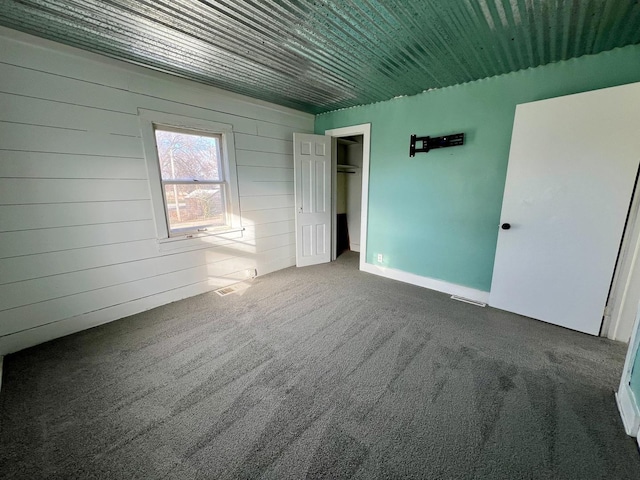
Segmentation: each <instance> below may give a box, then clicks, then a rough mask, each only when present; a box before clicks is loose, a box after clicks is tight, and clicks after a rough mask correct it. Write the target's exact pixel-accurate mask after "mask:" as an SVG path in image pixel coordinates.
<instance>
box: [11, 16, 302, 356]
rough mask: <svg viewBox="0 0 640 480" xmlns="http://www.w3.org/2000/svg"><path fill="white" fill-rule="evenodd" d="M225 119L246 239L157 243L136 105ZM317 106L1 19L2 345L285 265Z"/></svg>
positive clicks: (290, 257)
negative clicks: (98, 50) (181, 74)
mask: <svg viewBox="0 0 640 480" xmlns="http://www.w3.org/2000/svg"><path fill="white" fill-rule="evenodd" d="M139 108H140V109H146V110H155V111H161V112H167V113H172V114H177V115H182V116H187V117H193V118H197V119H205V120H210V121H214V122H220V123H225V124H231V125H233V130H234V138H235V145H236V161H237V165H238V184H239V191H240V206H241V213H242V223H243V226H244V227H245V231H244V233H243V236H242V238H240V239H234V240H228V241H226V242H223V244H221V245H217V246H215V247H209V248H204V249H203V248H200V249H196V250H190V251H180V252H171V251H160V249H159V247H158V242H157V240H156V238H155V229H154V223H153V215H152V208H151V201H150V197H149V186H148V181H147V173H146V167H145V160H144V157H143V149H142V142H141V139H140V126H139V121H138V116H137V113H138V109H139ZM294 131H299V132H305V133H310V132H312V131H313V116H312V115H308V114H305V113H302V112H297V111H295V110H291V109H287V108H283V107H279V106H276V105H272V104H268V103H266V102H261V101H257V100H252V99H249V98H246V97H242V96H240V95H235V94H232V93H228V92H224V91H221V90H218V89H215V88H210V87H206V86H202V85H198V84H196V83H192V82H189V81H186V80H182V79H178V78H175V77H170V76H168V75H164V74H161V73H157V72H153V71H150V70H145V69H143V68H139V67H135V66H131V65H127V64H125V63H121V62H118V61H115V60H111V59H108V58H105V57H100V56H97V55H93V54H89V53H85V52H81V51H79V50H76V49H72V48H69V47H65V46H62V45H58V44H55V43H52V42H48V41H44V40H41V39H37V38H35V37H32V36H29V35H25V34H21V33H18V32H15V31H12V30H9V29H4V28H0V355H2V354H5V353H9V352H13V351H17V350H19V349H22V348H25V347H27V346H30V345H34V344H37V343H40V342H43V341H46V340H49V339H52V338H56V337H59V336H62V335H66V334H68V333H71V332H74V331H78V330H82V329H85V328H89V327H91V326H94V325H98V324H100V323H104V322H108V321H111V320H115V319H118V318H122V317H124V316H127V315H130V314H133V313H137V312H140V311H143V310H147V309H149V308H153V307H156V306H158V305H162V304H165V303H168V302H171V301H175V300H178V299H181V298H185V297H189V296H192V295H196V294H199V293H202V292H205V291H209V290H211V289H213V288H217V287H219V286H221V285H225V284H229V283H232V282H233V281H236V279H239V278H243V276H245V275H246V270H247V269H250V268H256V269H257V270H258V274H259V275H263V274H266V273H269V272H272V271H275V270H278V269H281V268H285V267H288V266H291V265H294V264H295V238H294V208H293V203H294V202H293V159H292V134H293V132H294Z"/></svg>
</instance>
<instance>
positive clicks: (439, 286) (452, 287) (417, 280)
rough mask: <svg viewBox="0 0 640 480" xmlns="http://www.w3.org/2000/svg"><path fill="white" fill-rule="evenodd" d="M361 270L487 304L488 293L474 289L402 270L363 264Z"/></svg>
mask: <svg viewBox="0 0 640 480" xmlns="http://www.w3.org/2000/svg"><path fill="white" fill-rule="evenodd" d="M361 270H362V271H363V272H367V273H373V274H374V275H380V276H381V277H386V278H390V279H392V280H398V281H400V282H405V283H410V284H412V285H417V286H419V287H424V288H429V289H431V290H436V291H438V292H444V293H448V294H450V295H458V296H460V297H464V298H468V299H470V300H476V301H478V302H482V303H489V292H483V291H482V290H476V289H475V288H470V287H465V286H463V285H458V284H455V283H449V282H445V281H444V280H438V279H435V278H429V277H422V276H420V275H416V274H415V273H409V272H403V271H402V270H395V269H393V268H387V267H382V266H379V265H373V264H371V263H365V264H364V265H362V268H361Z"/></svg>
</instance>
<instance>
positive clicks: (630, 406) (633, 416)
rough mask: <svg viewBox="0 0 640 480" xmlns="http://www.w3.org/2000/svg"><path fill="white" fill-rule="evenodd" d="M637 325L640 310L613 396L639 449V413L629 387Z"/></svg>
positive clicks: (639, 335)
mask: <svg viewBox="0 0 640 480" xmlns="http://www.w3.org/2000/svg"><path fill="white" fill-rule="evenodd" d="M639 325H640V310H639V311H638V314H637V315H636V320H635V324H634V326H633V331H632V333H631V339H630V341H629V347H628V349H627V356H626V358H625V361H624V368H623V370H622V377H621V378H620V385H619V386H618V391H617V392H616V395H615V396H616V403H617V405H618V410H619V412H620V417H621V418H622V423H623V425H624V429H625V432H626V433H627V435H629V436H632V437H636V436H637V437H638V446H639V447H640V436H638V430H639V429H640V411H639V409H638V401H637V399H636V398H635V395H634V393H633V391H632V390H631V386H630V385H629V384H630V383H631V373H632V371H633V365H634V363H635V359H636V355H637V353H638V347H639V346H640V332H639V331H638V327H639Z"/></svg>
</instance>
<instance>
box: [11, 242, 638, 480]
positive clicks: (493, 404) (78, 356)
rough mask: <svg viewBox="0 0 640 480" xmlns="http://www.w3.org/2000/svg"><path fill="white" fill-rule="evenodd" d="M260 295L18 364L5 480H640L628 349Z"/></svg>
mask: <svg viewBox="0 0 640 480" xmlns="http://www.w3.org/2000/svg"><path fill="white" fill-rule="evenodd" d="M356 265H357V255H355V254H345V255H343V256H342V257H340V258H339V259H338V262H335V263H332V264H329V265H323V266H319V267H307V268H303V269H296V268H290V269H287V270H284V271H281V272H277V273H274V274H271V275H266V276H264V277H259V278H257V279H256V280H254V282H253V283H252V285H251V287H250V288H249V289H248V290H246V291H245V292H244V294H243V295H232V296H228V297H224V298H222V297H219V296H217V295H216V294H213V293H211V294H206V295H201V296H199V297H196V298H192V299H187V300H184V301H181V302H177V303H174V304H171V305H167V306H165V307H161V308H157V309H155V310H152V311H149V312H145V313H142V314H139V315H135V316H132V317H129V318H126V319H123V320H120V321H117V322H113V323H111V324H108V325H104V326H102V327H99V328H94V329H91V330H88V331H85V332H81V333H79V334H76V335H72V336H69V337H66V338H63V339H59V340H56V341H53V342H49V343H47V344H44V345H40V346H38V347H35V348H32V349H29V350H26V351H23V352H20V353H17V354H14V355H10V356H8V357H7V358H6V359H5V372H4V381H3V385H2V392H1V393H0V419H1V422H2V423H1V425H0V426H1V429H2V431H1V433H0V476H2V478H25V479H26V478H28V479H37V478H61V479H62V478H64V479H69V478H101V479H110V478H117V479H133V478H150V479H154V478H172V479H191V478H216V479H217V478H220V479H223V478H242V479H245V478H264V479H286V478H327V479H339V478H357V479H376V478H428V479H449V478H451V479H458V478H461V479H466V478H482V479H485V478H489V479H494V478H495V479H527V478H536V479H538V478H541V479H574V478H575V479H629V478H640V457H639V455H638V452H637V450H636V446H635V441H634V439H631V438H629V437H627V436H626V435H625V434H624V431H623V427H622V424H621V421H620V419H619V416H618V412H617V409H616V406H615V401H614V396H613V390H614V389H615V388H616V386H617V382H618V379H619V377H620V372H621V368H622V364H623V360H624V355H625V346H624V345H622V344H618V343H615V342H611V341H608V340H605V339H600V338H593V337H589V336H587V335H582V334H579V333H575V332H571V331H568V330H565V329H562V328H559V327H554V326H551V325H547V324H544V323H541V322H537V321H534V320H530V319H526V318H523V317H519V316H516V315H512V314H508V313H505V312H501V311H497V310H493V309H491V308H479V307H475V306H473V305H468V304H464V303H460V302H456V301H453V300H450V299H449V297H448V296H447V295H444V294H440V293H436V292H432V291H429V290H426V289H422V288H418V287H413V286H410V285H406V284H402V283H397V282H394V281H390V280H386V279H383V278H380V277H375V276H372V275H368V274H365V273H360V272H358V271H357V267H356Z"/></svg>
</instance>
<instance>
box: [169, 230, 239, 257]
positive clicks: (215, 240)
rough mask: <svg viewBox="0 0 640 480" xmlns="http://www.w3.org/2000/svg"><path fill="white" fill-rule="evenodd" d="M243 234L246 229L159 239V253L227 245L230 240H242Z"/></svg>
mask: <svg viewBox="0 0 640 480" xmlns="http://www.w3.org/2000/svg"><path fill="white" fill-rule="evenodd" d="M243 232H244V228H232V229H229V230H221V231H219V232H207V233H205V232H203V233H192V234H185V235H181V236H179V237H169V238H159V239H157V242H158V251H160V252H180V251H187V250H198V249H202V248H211V247H216V246H218V245H225V244H227V243H229V240H234V239H236V238H242V236H243Z"/></svg>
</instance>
